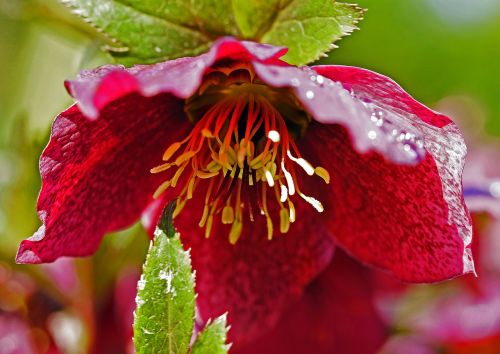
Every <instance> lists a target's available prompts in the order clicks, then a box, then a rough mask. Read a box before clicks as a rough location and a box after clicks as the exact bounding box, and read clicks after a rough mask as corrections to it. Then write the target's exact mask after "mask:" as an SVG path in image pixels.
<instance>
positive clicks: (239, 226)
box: [229, 219, 243, 245]
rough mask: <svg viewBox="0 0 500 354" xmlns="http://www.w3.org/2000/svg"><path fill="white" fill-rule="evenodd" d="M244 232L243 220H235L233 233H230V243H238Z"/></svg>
mask: <svg viewBox="0 0 500 354" xmlns="http://www.w3.org/2000/svg"><path fill="white" fill-rule="evenodd" d="M242 231H243V223H242V222H241V220H238V219H236V220H234V222H233V226H231V231H229V242H230V243H231V244H232V245H234V244H235V243H236V242H238V239H239V238H240V236H241V232H242Z"/></svg>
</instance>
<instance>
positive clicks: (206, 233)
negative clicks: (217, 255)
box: [205, 214, 214, 238]
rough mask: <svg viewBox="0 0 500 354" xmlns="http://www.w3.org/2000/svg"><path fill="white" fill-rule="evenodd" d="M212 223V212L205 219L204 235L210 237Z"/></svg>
mask: <svg viewBox="0 0 500 354" xmlns="http://www.w3.org/2000/svg"><path fill="white" fill-rule="evenodd" d="M213 223H214V214H210V215H209V216H208V219H207V226H205V237H206V238H209V237H210V232H211V231H212V225H213Z"/></svg>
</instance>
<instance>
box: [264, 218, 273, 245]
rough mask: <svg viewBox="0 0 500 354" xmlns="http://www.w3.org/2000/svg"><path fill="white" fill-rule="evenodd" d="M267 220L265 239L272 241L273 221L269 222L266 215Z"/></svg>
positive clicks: (269, 219)
mask: <svg viewBox="0 0 500 354" xmlns="http://www.w3.org/2000/svg"><path fill="white" fill-rule="evenodd" d="M266 219H267V239H268V240H272V239H273V221H272V220H271V217H270V216H269V215H266Z"/></svg>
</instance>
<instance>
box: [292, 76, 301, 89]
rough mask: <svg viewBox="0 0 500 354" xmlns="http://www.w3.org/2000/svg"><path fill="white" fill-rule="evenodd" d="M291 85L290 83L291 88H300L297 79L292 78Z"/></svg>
mask: <svg viewBox="0 0 500 354" xmlns="http://www.w3.org/2000/svg"><path fill="white" fill-rule="evenodd" d="M291 83H292V86H293V87H299V86H300V81H299V79H297V78H296V77H294V78H293V79H292V80H291Z"/></svg>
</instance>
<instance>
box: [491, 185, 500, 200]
mask: <svg viewBox="0 0 500 354" xmlns="http://www.w3.org/2000/svg"><path fill="white" fill-rule="evenodd" d="M489 190H490V194H491V195H492V196H493V197H495V198H500V181H495V182H493V183H492V184H490V188H489Z"/></svg>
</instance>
